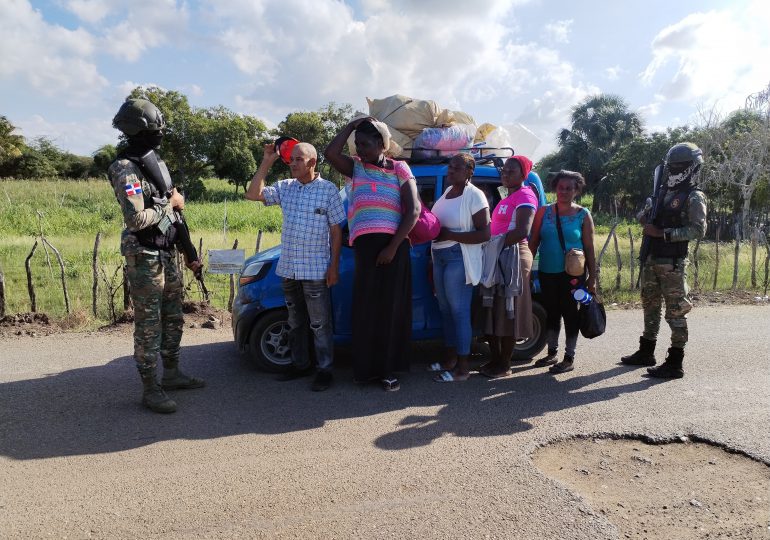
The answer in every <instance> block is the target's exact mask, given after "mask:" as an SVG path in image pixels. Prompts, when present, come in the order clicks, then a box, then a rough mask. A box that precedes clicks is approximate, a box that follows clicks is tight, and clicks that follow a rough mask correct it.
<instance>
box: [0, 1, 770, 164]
mask: <svg viewBox="0 0 770 540" xmlns="http://www.w3.org/2000/svg"><path fill="white" fill-rule="evenodd" d="M768 29H770V9H767V8H765V7H764V6H763V3H762V2H760V1H758V0H740V1H727V0H722V1H715V0H702V1H699V2H689V1H681V2H671V1H659V0H652V1H646V2H618V1H615V2H612V1H599V0H594V1H570V2H568V1H545V0H532V1H527V0H487V1H486V2H467V1H466V0H423V1H412V2H410V1H407V0H393V1H385V0H354V1H348V2H341V1H337V0H281V1H265V0H229V1H227V0H221V1H214V0H208V1H204V0H200V1H192V0H189V1H181V0H46V1H29V0H0V114H2V115H5V116H7V117H8V118H9V119H10V120H11V122H12V123H13V124H14V125H16V126H18V127H19V128H20V132H21V134H23V135H24V136H26V137H28V138H32V137H37V136H41V135H42V136H47V137H49V138H51V139H53V140H54V141H55V142H56V144H58V145H59V146H60V147H62V148H64V149H67V150H70V151H72V152H75V153H78V154H90V153H92V152H93V151H94V150H96V149H97V148H98V147H99V146H101V145H102V144H105V143H114V142H116V140H117V132H116V131H115V130H114V129H112V127H111V126H110V121H111V119H112V116H113V115H114V113H115V111H116V110H117V108H118V107H119V105H120V103H121V102H122V101H123V99H125V96H126V94H127V93H128V91H130V90H131V89H132V88H133V87H134V86H137V85H150V84H153V85H158V86H161V87H163V88H166V89H170V90H179V91H181V92H183V93H185V94H186V95H187V96H188V98H189V100H190V102H191V103H192V104H193V105H195V106H200V107H209V106H214V105H224V106H225V107H228V108H230V109H232V110H234V111H237V112H240V113H244V114H251V115H254V116H257V117H259V118H262V119H263V120H265V121H267V122H268V124H276V123H278V122H279V121H281V120H282V119H283V118H284V117H285V116H286V114H287V113H289V112H292V111H298V110H315V109H317V108H319V107H321V106H323V105H324V104H326V103H328V102H329V101H336V102H340V103H351V104H352V105H353V107H354V108H355V109H359V110H362V111H366V110H367V105H366V99H365V98H366V97H367V96H368V97H371V98H380V97H385V96H388V95H391V94H395V93H400V94H405V95H408V96H411V97H414V98H421V99H433V100H436V101H437V102H438V103H439V105H441V106H442V107H447V108H451V109H460V110H463V111H465V112H467V113H469V114H471V115H472V116H473V117H474V118H475V120H476V122H477V123H479V124H480V123H482V122H490V123H493V124H498V125H512V124H516V123H520V124H522V125H524V126H525V127H526V128H527V129H528V130H530V131H531V132H532V133H533V134H534V135H535V137H536V138H537V139H539V140H540V143H539V145H538V146H537V147H536V149H534V150H532V152H531V153H532V156H533V157H534V158H535V159H536V158H538V157H540V156H542V155H544V154H545V153H547V152H549V151H551V150H553V149H554V148H555V137H556V133H557V132H558V130H559V128H562V127H567V126H568V119H569V114H570V110H571V108H572V107H573V106H574V105H575V104H576V103H578V102H579V101H580V100H582V99H584V98H585V97H586V96H588V95H591V94H595V93H600V92H604V93H614V94H618V95H620V96H622V97H623V98H625V99H626V100H627V102H628V104H629V106H630V108H631V109H632V110H634V111H637V112H639V114H640V115H641V116H642V118H643V121H644V124H645V126H646V127H647V128H648V129H650V130H661V129H664V128H665V127H667V126H677V125H682V124H685V123H687V124H691V125H692V124H697V123H698V122H699V121H700V118H701V117H702V114H703V113H704V111H710V110H712V109H714V108H715V109H716V110H717V111H719V112H721V113H722V114H725V113H727V112H729V111H731V110H734V109H735V108H738V107H740V106H741V105H742V104H743V101H744V99H745V97H746V96H747V95H748V94H751V93H753V92H756V91H759V90H761V89H763V88H765V87H766V86H767V84H768V82H770V67H769V66H770V64H769V63H768V62H767V60H766V59H767V58H768V57H770V32H769V31H768ZM763 59H764V60H763Z"/></svg>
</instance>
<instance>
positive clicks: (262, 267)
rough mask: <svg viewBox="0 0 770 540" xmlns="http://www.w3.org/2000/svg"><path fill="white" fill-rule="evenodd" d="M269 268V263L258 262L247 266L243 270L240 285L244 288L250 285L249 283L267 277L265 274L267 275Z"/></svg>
mask: <svg viewBox="0 0 770 540" xmlns="http://www.w3.org/2000/svg"><path fill="white" fill-rule="evenodd" d="M269 268H270V262H269V261H256V262H253V263H251V264H249V265H248V266H246V268H244V269H243V272H241V277H240V279H239V280H238V284H239V285H240V286H243V285H248V284H249V283H254V282H255V281H259V280H260V279H262V278H263V277H265V274H267V271H268V269H269Z"/></svg>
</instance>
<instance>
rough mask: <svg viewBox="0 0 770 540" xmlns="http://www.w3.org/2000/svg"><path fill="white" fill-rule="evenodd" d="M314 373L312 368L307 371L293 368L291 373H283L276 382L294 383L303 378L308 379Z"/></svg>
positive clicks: (290, 369) (290, 370) (306, 369)
mask: <svg viewBox="0 0 770 540" xmlns="http://www.w3.org/2000/svg"><path fill="white" fill-rule="evenodd" d="M312 373H313V368H312V367H309V368H305V369H297V368H296V367H294V366H291V367H290V368H289V371H287V372H285V373H281V374H280V375H278V376H277V377H276V378H275V380H276V381H281V382H285V381H294V380H296V379H301V378H302V377H307V376H309V375H310V374H312Z"/></svg>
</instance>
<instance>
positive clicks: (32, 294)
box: [24, 240, 37, 313]
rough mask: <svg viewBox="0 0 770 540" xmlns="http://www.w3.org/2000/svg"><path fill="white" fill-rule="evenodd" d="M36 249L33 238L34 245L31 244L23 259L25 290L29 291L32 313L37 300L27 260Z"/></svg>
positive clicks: (35, 309) (34, 310)
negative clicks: (25, 278) (25, 279)
mask: <svg viewBox="0 0 770 540" xmlns="http://www.w3.org/2000/svg"><path fill="white" fill-rule="evenodd" d="M36 249H37V240H35V245H33V246H32V251H30V252H29V255H27V258H26V259H25V260H24V268H25V269H26V270H27V292H29V303H30V304H31V309H30V311H31V312H32V313H37V302H36V301H35V286H34V285H33V284H32V269H31V268H30V265H29V260H30V259H31V258H32V256H33V255H34V254H35V250H36Z"/></svg>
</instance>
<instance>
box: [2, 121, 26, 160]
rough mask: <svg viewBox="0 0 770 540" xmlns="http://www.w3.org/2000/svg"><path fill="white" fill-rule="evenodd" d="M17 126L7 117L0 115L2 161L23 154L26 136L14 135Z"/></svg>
mask: <svg viewBox="0 0 770 540" xmlns="http://www.w3.org/2000/svg"><path fill="white" fill-rule="evenodd" d="M15 130H16V127H15V126H14V125H13V124H11V122H10V121H9V120H8V119H7V118H6V117H5V116H0V162H2V161H5V160H6V159H9V158H15V157H19V156H21V152H22V149H23V148H24V137H22V136H21V135H14V133H13V132H14V131H15Z"/></svg>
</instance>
